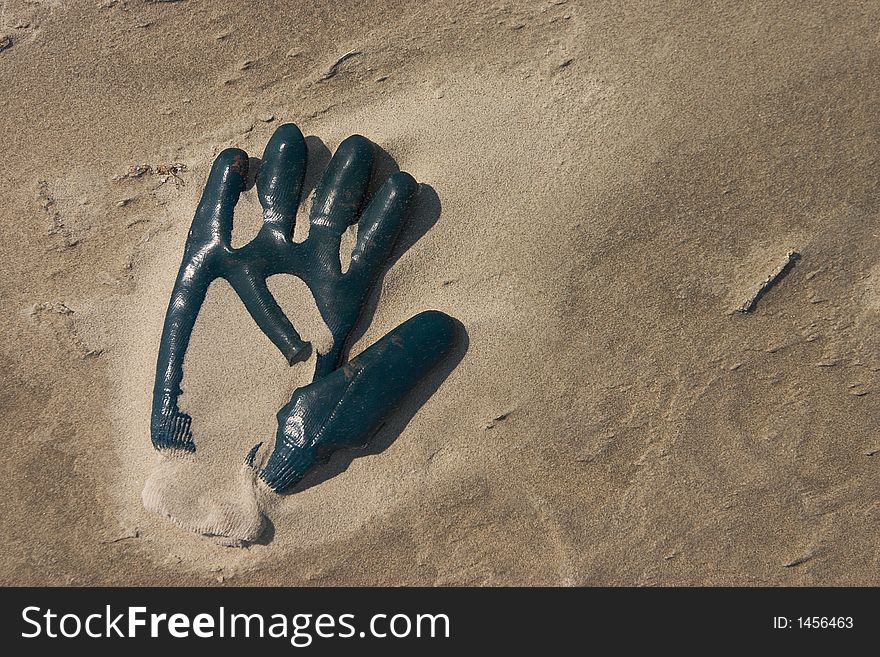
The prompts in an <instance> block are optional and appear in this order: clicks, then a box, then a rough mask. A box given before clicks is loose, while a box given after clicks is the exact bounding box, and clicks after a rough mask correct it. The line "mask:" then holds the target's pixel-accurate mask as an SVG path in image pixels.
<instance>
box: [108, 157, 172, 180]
mask: <svg viewBox="0 0 880 657" xmlns="http://www.w3.org/2000/svg"><path fill="white" fill-rule="evenodd" d="M183 171H186V165H185V164H184V163H183V162H173V163H171V164H134V165H132V166H130V167H129V168H128V171H126V172H125V173H123V174H121V175H118V176H114V177H113V180H115V181H119V180H126V179H131V178H141V177H142V176H145V175H151V176H152V175H156V176H159V180H160V181H161V182H163V183H165V182H168V181H169V180H171V179H173V180H174V183H175V184H176V185H183V184H185V183H184V180H183V178H181V177H180V173H182V172H183Z"/></svg>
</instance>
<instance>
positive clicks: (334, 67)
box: [318, 50, 361, 82]
mask: <svg viewBox="0 0 880 657" xmlns="http://www.w3.org/2000/svg"><path fill="white" fill-rule="evenodd" d="M360 54H361V51H360V50H352V51H351V52H347V53H345V54H344V55H343V56H342V57H340V58H339V59H337V60H336V61H335V62H333V64H331V65H330V68H328V69H327V70H326V71H325V72H324V75H322V76H321V77H319V78H318V82H324V80H329V79H330V78H332V77H333V76H334V75H336V74H337V73H339V67H340V66H342V63H343V62H344V61H346V60H349V59H351V58H352V57H354V56H356V55H360Z"/></svg>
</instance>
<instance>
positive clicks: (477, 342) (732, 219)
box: [0, 0, 880, 586]
mask: <svg viewBox="0 0 880 657" xmlns="http://www.w3.org/2000/svg"><path fill="white" fill-rule="evenodd" d="M300 4H302V5H303V6H302V7H300ZM307 4H311V3H270V2H260V1H256V2H252V3H249V4H247V5H241V4H240V3H232V2H228V1H227V0H216V1H212V2H208V1H207V0H182V1H179V2H158V1H149V0H128V1H126V0H119V1H116V0H89V1H85V0H83V1H81V2H55V1H42V2H29V1H26V0H9V1H7V2H3V3H2V4H0V90H2V92H0V116H2V119H3V120H2V121H0V145H2V148H3V149H4V150H5V152H6V153H7V156H6V157H5V158H4V163H3V165H2V166H0V230H2V234H0V273H2V276H0V305H2V308H0V338H2V339H0V368H2V375H0V419H2V422H0V433H2V436H0V440H2V443H3V444H4V445H5V446H6V447H5V450H4V454H3V457H2V464H3V476H2V478H0V481H2V484H0V541H2V545H0V548H2V549H0V583H2V584H13V585H172V584H173V585H185V586H187V585H217V584H224V585H270V584H271V585H291V586H293V585H377V584H382V585H647V586H656V585H736V586H742V585H758V586H764V585H796V586H800V585H821V586H826V585H875V586H876V585H878V584H880V532H878V523H880V473H878V464H880V405H878V400H880V386H878V375H880V255H878V253H880V232H878V225H880V223H878V222H880V184H878V182H880V5H878V3H876V2H867V1H866V2H851V3H834V2H793V1H792V2H783V1H774V2H768V3H758V4H749V5H741V4H737V3H730V4H728V3H712V2H696V3H684V2H681V3H679V2H657V3H648V2H626V1H624V2H620V1H615V2H611V1H608V2H604V1H597V2H587V1H583V2H578V1H574V0H572V1H565V0H562V1H560V0H553V1H552V2H545V1H539V0H510V1H505V2H493V3H471V2H461V1H455V0H446V1H436V2H398V1H396V2H381V3H379V2H351V1H348V0H341V1H339V0H337V1H336V2H333V3H325V2H320V3H314V4H315V6H314V7H311V6H309V7H307V6H306V5H307ZM283 123H295V124H296V125H298V126H299V127H300V129H301V130H302V132H303V134H304V135H305V136H306V143H307V145H308V149H309V157H310V162H309V169H308V171H307V174H306V187H307V190H310V189H312V188H313V187H314V186H315V184H316V182H317V180H318V179H319V178H320V175H321V172H322V170H323V168H324V167H325V166H326V165H327V162H328V161H329V159H330V156H331V155H332V153H333V152H334V151H335V150H336V148H337V146H338V145H339V144H340V142H342V140H343V139H345V138H346V137H348V136H349V135H352V134H355V133H358V134H361V135H364V136H366V137H367V138H369V139H370V140H371V141H372V142H374V143H375V144H376V145H377V146H378V147H379V148H380V149H381V152H382V154H383V159H382V168H383V170H384V171H386V172H390V171H393V170H395V169H397V168H399V169H401V170H405V171H407V172H409V173H410V174H411V175H412V176H414V177H415V179H416V180H417V181H418V182H419V183H420V185H421V187H420V190H419V194H418V197H417V201H416V203H415V204H414V207H413V211H412V213H411V215H412V216H411V217H410V220H409V223H408V225H407V226H406V227H405V228H404V232H403V235H402V238H401V242H400V244H398V247H397V249H396V251H395V256H394V263H393V266H392V267H390V268H389V269H388V271H387V273H385V275H384V276H383V277H382V279H381V281H380V286H381V292H380V294H379V295H378V297H377V301H376V303H375V308H374V309H372V310H374V315H373V319H372V322H371V323H370V324H369V326H368V328H367V329H366V330H365V332H364V334H363V335H362V336H361V337H360V338H359V339H358V341H357V343H356V344H355V345H354V348H353V350H352V353H353V354H355V353H358V352H359V351H361V350H363V349H365V348H366V347H368V346H369V345H371V344H372V343H374V342H375V341H376V340H378V339H379V338H381V337H382V336H383V335H385V334H386V333H387V332H388V331H389V330H391V329H392V328H394V327H395V326H397V325H398V324H400V323H401V322H403V321H404V320H406V319H408V318H409V317H411V316H413V315H415V314H416V313H419V312H421V311H423V310H429V309H431V310H440V311H443V312H445V313H448V314H449V315H451V316H453V317H454V318H456V319H457V320H458V321H459V322H460V323H461V325H462V326H463V327H464V330H465V331H466V334H467V335H466V339H465V340H463V341H461V342H460V344H459V345H458V347H457V349H456V353H455V354H454V357H453V358H452V359H451V360H450V361H449V362H448V363H447V364H446V365H444V366H443V367H442V368H440V369H439V370H438V371H437V372H435V373H434V374H433V375H432V377H431V379H430V380H429V381H427V382H426V383H425V385H424V386H422V387H421V388H420V389H419V390H418V391H417V392H416V394H415V395H414V396H413V398H412V399H410V400H409V401H408V402H407V403H406V404H405V405H404V406H403V407H402V408H401V409H400V410H399V412H398V413H396V414H395V415H394V416H393V417H392V418H391V419H390V420H389V422H388V423H387V425H386V426H385V427H384V428H383V429H382V430H381V431H380V432H379V434H378V435H377V436H376V437H375V438H374V439H373V441H372V442H371V444H370V445H369V447H367V448H366V449H360V450H347V451H344V452H340V453H337V454H336V455H334V456H333V457H332V459H331V460H330V461H329V463H327V464H326V465H323V466H320V467H319V468H318V469H317V470H316V471H315V472H313V473H312V474H310V475H309V476H308V477H307V479H306V481H304V482H303V484H302V485H300V486H299V487H298V488H297V489H296V490H295V491H294V493H293V494H287V495H281V496H277V498H276V499H273V500H272V501H271V504H270V506H269V508H268V510H267V512H266V513H267V516H268V518H269V521H270V524H269V526H268V529H267V531H266V533H265V534H264V536H263V537H262V538H261V540H260V541H257V542H256V543H253V544H249V545H247V546H246V547H224V546H222V545H218V544H216V542H211V541H209V540H206V539H205V538H204V537H201V536H198V535H196V534H194V533H192V532H187V531H185V530H183V529H181V528H180V527H178V526H176V525H175V524H174V523H171V522H168V521H167V519H163V518H160V517H159V516H157V515H155V514H151V513H148V512H147V511H145V510H144V508H143V505H142V503H141V491H142V490H143V489H144V485H145V482H146V481H147V479H148V477H149V476H150V473H151V472H152V471H153V469H154V468H155V467H156V461H157V455H156V452H155V451H154V450H153V448H152V446H151V444H150V401H151V392H152V385H153V376H154V372H155V367H156V353H157V349H158V343H159V338H160V335H161V331H162V322H163V318H164V314H165V309H166V306H167V304H168V299H169V294H170V291H171V288H172V285H173V284H174V280H175V276H176V274H177V269H178V267H179V265H180V260H181V254H182V252H183V245H184V242H185V240H186V236H187V231H188V230H189V226H190V222H191V220H192V217H193V212H194V210H195V208H196V205H197V203H198V200H199V197H200V195H201V192H202V188H203V186H204V184H205V180H206V178H207V176H208V172H209V170H210V167H211V163H212V161H213V159H214V157H215V156H216V155H217V154H218V153H219V152H220V151H221V150H223V149H224V148H227V147H237V148H242V149H244V150H245V151H247V152H248V153H249V154H250V155H251V156H259V155H260V153H261V152H262V151H263V148H264V146H265V144H266V142H267V140H268V139H269V137H270V136H271V135H272V133H273V132H274V131H275V129H276V128H277V127H278V126H279V125H281V124H283ZM306 209H307V208H304V209H303V212H305V211H306ZM235 222H236V223H235V233H234V238H233V239H234V243H235V244H244V243H246V242H247V241H248V240H249V239H250V238H251V237H252V236H253V235H254V234H255V233H256V230H257V229H258V226H259V222H260V206H259V203H258V202H257V198H256V194H255V193H254V191H253V190H251V191H249V192H246V193H245V194H243V195H242V198H241V201H240V202H239V205H238V207H237V211H236V216H235ZM303 223H305V222H303ZM298 226H299V224H298ZM269 286H270V288H271V289H272V291H273V292H274V293H275V296H276V298H277V299H278V301H279V303H280V304H281V305H282V307H283V308H284V309H285V310H287V311H288V313H289V314H290V316H292V317H297V318H298V319H300V318H301V323H302V331H303V337H304V338H306V339H312V340H315V339H319V338H320V335H321V333H320V332H321V330H322V328H321V326H320V321H318V320H319V319H320V318H316V317H315V315H314V312H313V311H310V309H309V308H310V299H309V298H308V291H307V289H305V287H304V285H303V284H302V283H301V282H299V281H297V280H296V279H293V278H290V277H285V278H282V277H277V280H276V279H275V278H273V279H270V281H269ZM743 310H746V311H747V312H743ZM310 313H311V314H310ZM309 318H312V319H309ZM313 320H314V321H313ZM310 374H311V370H310V368H309V364H302V363H301V364H297V365H294V366H292V367H291V366H289V365H288V363H287V362H286V361H285V360H284V358H282V357H281V356H280V355H279V353H278V351H277V350H276V349H275V347H274V346H273V345H272V344H271V343H270V342H269V340H268V339H266V337H265V336H264V335H263V334H262V333H260V331H259V329H258V328H257V327H256V325H255V324H254V321H253V320H252V319H251V317H250V316H249V315H248V313H247V311H246V310H245V308H244V306H243V305H242V303H241V302H240V301H239V299H238V298H237V296H236V295H235V293H234V292H233V291H232V289H231V288H230V287H229V285H228V284H226V283H225V282H223V281H218V282H217V283H216V284H214V285H212V286H211V288H210V291H209V294H208V298H207V301H206V304H205V306H204V307H203V308H202V311H201V313H200V315H199V318H198V320H197V323H196V327H195V330H194V333H193V338H192V342H191V344H190V348H189V352H188V354H187V370H186V379H185V386H184V395H183V397H182V403H183V404H185V406H186V408H187V409H188V412H190V413H191V414H192V416H193V418H194V420H195V421H198V422H199V426H200V427H202V429H200V431H204V433H205V436H206V437H207V438H206V439H205V441H204V445H205V448H204V452H202V451H201V450H202V443H200V444H199V450H200V452H199V453H198V454H197V457H198V460H195V459H194V460H193V461H192V462H191V463H187V464H186V465H185V466H182V467H185V468H186V469H187V472H188V474H187V475H186V476H187V477H197V478H199V481H204V482H207V483H206V484H205V485H206V488H210V489H211V491H212V494H216V495H226V496H234V495H235V494H236V493H235V491H236V490H237V488H236V487H237V486H239V485H240V484H239V480H238V478H237V477H238V475H239V469H238V468H239V466H240V464H241V462H242V459H243V455H244V454H246V453H247V450H248V449H249V448H250V447H251V446H252V445H254V444H255V443H257V442H259V441H265V440H271V438H272V436H273V435H274V431H275V427H276V418H275V413H276V412H277V411H278V409H279V408H280V407H281V406H282V405H284V404H285V403H286V402H287V401H288V400H289V399H290V396H291V393H292V392H293V390H294V389H296V388H297V387H298V386H301V385H304V384H305V383H307V382H308V381H309V377H310ZM182 481H183V480H182Z"/></svg>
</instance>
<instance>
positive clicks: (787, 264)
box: [736, 251, 801, 313]
mask: <svg viewBox="0 0 880 657" xmlns="http://www.w3.org/2000/svg"><path fill="white" fill-rule="evenodd" d="M800 257H801V256H800V254H799V253H798V252H797V251H789V252H788V253H786V254H785V258H784V259H783V261H782V262H780V263H779V265H777V267H776V269H774V270H773V271H772V272H770V275H769V276H767V278H765V279H764V280H763V281H761V284H760V285H758V287H757V289H756V290H755V292H754V294H752V296H750V297H749V298H748V299H747V300H746V301H745V302H744V303H743V304H742V305H741V306H739V307H738V308H737V309H736V312H738V313H750V312H752V311H753V310H754V309H755V306H756V305H757V304H758V301H760V299H761V297H763V296H764V295H765V294H767V291H768V290H769V289H770V288H771V287H773V286H774V285H776V283H778V282H779V281H780V280H782V278H783V277H784V276H785V275H786V274H787V273H788V272H789V271H790V270H791V268H792V267H794V263H795V262H797V260H798V259H799V258H800Z"/></svg>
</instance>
